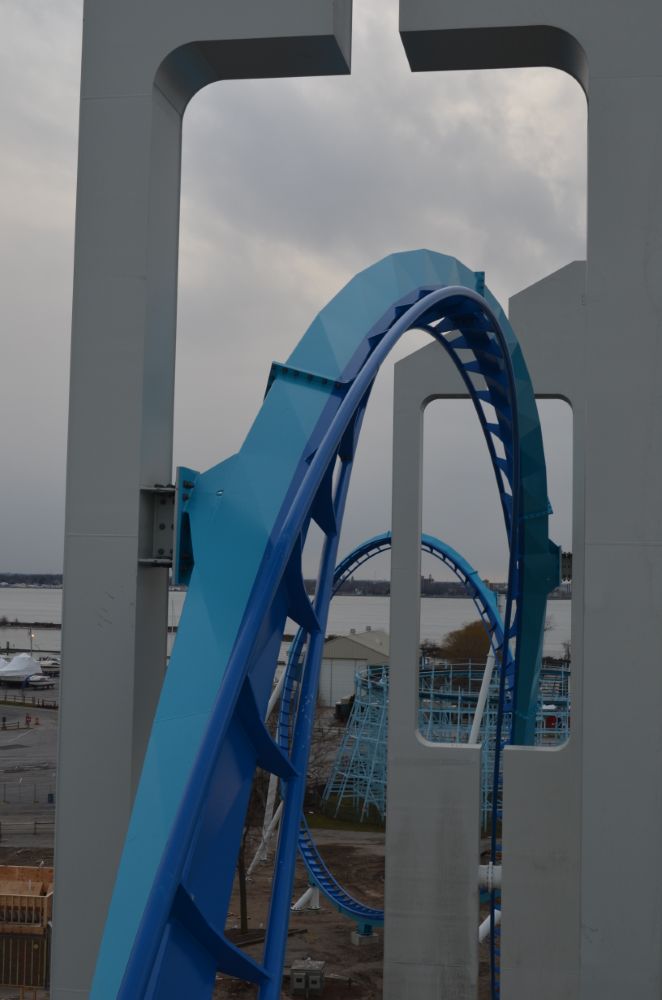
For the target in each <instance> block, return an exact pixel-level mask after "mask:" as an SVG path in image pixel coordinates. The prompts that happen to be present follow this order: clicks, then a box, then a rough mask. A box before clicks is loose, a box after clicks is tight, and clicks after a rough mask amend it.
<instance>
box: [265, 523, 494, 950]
mask: <svg viewBox="0 0 662 1000" xmlns="http://www.w3.org/2000/svg"><path fill="white" fill-rule="evenodd" d="M390 548H391V532H390V531H385V532H383V533H382V534H381V535H375V536H374V537H373V538H369V539H368V540H367V541H365V542H362V543H361V545H357V547H356V548H355V549H353V550H352V551H351V552H350V553H349V555H347V556H346V557H345V558H344V559H343V560H342V561H341V562H339V563H338V565H337V566H336V569H335V573H334V574H333V589H332V595H333V594H336V593H337V592H338V590H339V589H340V588H341V587H342V585H343V584H344V583H345V582H346V581H347V580H348V579H349V578H350V576H352V574H353V573H355V572H356V570H357V569H358V568H359V567H360V566H363V564H364V563H366V562H368V560H370V559H373V558H374V557H375V556H376V555H379V553H380V552H387V551H388V550H389V549H390ZM421 549H422V550H423V552H427V553H428V554H429V555H432V556H434V557H435V558H436V559H439V560H440V561H441V562H443V563H444V565H446V566H448V568H449V569H451V570H452V571H453V573H454V574H455V576H456V577H457V578H458V580H460V582H461V583H463V584H464V586H465V589H466V591H467V596H468V597H470V598H471V599H472V601H473V602H474V604H475V606H476V610H477V611H478V614H479V615H480V618H481V621H482V622H483V625H484V626H485V630H486V632H487V634H488V637H489V640H490V643H491V645H492V648H493V650H494V653H495V655H498V656H499V657H500V656H501V653H502V651H504V653H505V655H504V656H503V666H502V670H505V674H506V677H510V676H512V658H511V654H510V651H509V649H508V648H507V647H505V650H504V641H503V640H504V633H503V622H502V620H501V616H500V614H499V611H498V608H497V602H496V598H495V596H494V594H493V592H492V591H491V590H490V588H489V587H488V585H487V584H486V583H485V581H484V580H482V579H481V578H480V576H479V574H478V573H477V571H476V570H475V569H474V568H473V566H472V565H471V564H470V563H469V562H467V560H466V559H465V558H464V557H463V556H461V555H460V553H459V552H456V551H455V549H453V548H451V546H450V545H447V544H446V542H442V541H441V539H439V538H435V537H434V535H422V536H421ZM306 637H307V636H306V632H305V630H304V629H303V628H300V629H299V631H298V632H297V634H296V635H295V637H294V639H293V641H292V645H291V646H290V649H289V653H288V657H287V664H286V667H285V680H284V683H283V691H282V695H281V702H280V712H279V716H278V745H279V746H280V748H281V750H282V751H283V752H284V753H286V754H289V753H291V749H292V734H293V732H294V729H295V725H296V716H297V693H298V690H299V682H300V679H301V671H302V666H303V651H304V646H305V643H306ZM312 721H313V720H312V719H310V720H309V721H308V722H307V728H310V727H311V726H312ZM298 847H299V853H300V855H301V858H302V860H303V863H304V865H305V866H306V871H307V872H308V877H309V879H310V881H311V883H312V884H313V885H316V886H317V887H318V888H319V889H320V891H321V892H322V893H323V894H324V895H325V896H326V898H327V899H328V900H329V902H330V903H331V905H332V906H334V907H335V908H336V909H337V910H338V911H339V912H340V913H342V914H343V916H345V917H348V919H350V920H354V921H356V923H357V924H358V926H359V930H360V932H361V933H365V932H366V930H367V929H368V928H371V927H379V926H381V925H382V924H383V923H384V911H383V910H380V909H377V908H376V907H372V906H366V904H365V903H362V902H361V901H360V900H358V899H356V898H355V897H354V896H352V894H351V893H350V892H348V891H347V889H345V888H344V887H343V886H342V885H341V884H340V883H339V882H338V881H337V879H336V878H335V877H334V875H333V874H332V872H331V871H330V870H329V868H328V867H327V865H326V864H325V862H324V860H323V858H322V856H321V854H320V852H319V851H318V849H317V845H316V844H315V839H314V837H313V835H312V832H311V830H310V828H309V827H308V824H307V822H306V819H305V817H304V814H303V813H302V814H301V821H300V826H299V832H298Z"/></svg>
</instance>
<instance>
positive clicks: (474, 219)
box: [0, 0, 586, 579]
mask: <svg viewBox="0 0 662 1000" xmlns="http://www.w3.org/2000/svg"><path fill="white" fill-rule="evenodd" d="M81 12H82V2H81V0H57V2H56V3H54V2H50V0H48V2H47V0H0V120H1V121H2V145H1V147H0V288H1V295H0V331H1V334H0V336H1V337H2V346H3V352H2V362H3V364H2V369H1V371H2V375H1V381H0V421H1V423H0V426H1V427H2V439H1V440H2V465H1V466H0V490H1V496H2V532H1V533H0V571H6V572H9V571H17V572H31V571H39V570H41V571H46V572H47V571H51V572H57V571H59V570H60V569H61V562H62V533H63V517H64V465H65V453H66V420H67V389H68V386H67V381H68V362H69V334H70V320H71V285H72V259H73V222H74V208H75V181H76V141H77V116H78V84H79V72H80V39H81ZM585 146H586V103H585V99H584V97H583V94H582V93H581V91H580V89H579V87H578V85H577V84H576V83H575V82H574V81H572V80H571V79H570V78H569V77H566V76H564V75H563V74H561V73H559V72H557V71H554V70H547V69H540V70H509V71H490V72H482V73H448V74H436V73H435V74H425V75H413V74H412V73H411V72H410V71H409V68H408V66H407V62H406V59H405V57H404V52H403V49H402V46H401V44H400V41H399V38H398V34H397V2H396V0H354V45H353V70H352V75H351V76H349V77H334V78H324V79H314V80H278V81H258V82H237V83H234V82H233V83H222V84H217V85H214V86H212V87H208V88H207V89H206V90H204V91H203V92H202V93H200V94H199V95H198V96H197V97H196V98H195V99H194V100H193V102H192V103H191V105H190V106H189V109H188V110H187V113H186V118H185V124H184V154H183V175H182V181H183V184H182V228H181V252H180V289H179V328H178V348H177V349H178V361H177V395H176V426H175V463H176V464H186V465H189V466H192V467H194V468H198V469H201V470H202V469H205V468H207V467H209V466H210V465H212V464H215V463H216V462H217V461H219V460H220V459H222V458H224V457H226V456H227V455H229V454H231V453H232V452H233V451H235V450H236V449H237V448H238V447H239V446H240V444H241V441H242V439H243V437H244V436H245V434H246V431H247V429H248V427H249V425H250V422H251V420H252V418H253V416H254V415H255V413H256V410H257V408H258V406H259V404H260V401H261V398H262V395H263V393H264V388H265V384H266V378H267V374H268V371H269V366H270V363H271V361H272V360H279V361H282V360H284V359H285V358H286V357H287V356H288V354H289V353H290V352H291V350H292V348H293V347H294V345H295V344H296V342H297V341H298V339H299V338H300V337H301V335H302V334H303V332H304V330H305V328H306V327H307V325H308V324H309V322H310V321H311V319H312V318H313V317H314V315H315V314H316V312H317V311H318V310H319V309H320V308H321V307H322V306H323V305H324V304H325V303H326V301H327V300H328V299H329V298H331V297H332V296H333V295H334V294H335V293H336V291H338V289H339V288H340V287H341V286H342V285H343V284H344V283H345V282H346V281H348V280H349V279H350V278H351V277H352V276H353V274H354V273H355V272H356V271H357V270H359V269H361V268H364V267H366V266H367V265H369V264H370V263H372V262H373V261H375V260H377V259H379V258H381V257H383V256H384V255H386V254H388V253H392V252H394V251H397V250H405V249H414V248H418V247H429V248H431V249H435V250H439V251H442V252H444V253H449V254H453V255H454V256H456V257H459V258H460V259H461V260H463V261H464V262H465V263H466V264H467V265H468V266H469V267H471V268H473V269H475V270H479V269H480V270H485V271H486V272H487V282H488V284H489V285H490V287H491V289H492V291H493V292H494V293H495V294H496V295H497V296H498V297H499V299H500V300H501V301H502V303H504V304H505V303H506V302H507V299H508V297H509V296H510V295H512V294H513V293H515V292H516V291H518V290H520V289H521V288H524V287H526V286H527V285H528V284H531V283H532V282H534V281H536V280H538V279H540V278H542V277H544V276H545V275H546V274H548V273H550V272H552V271H554V270H556V269H557V268H559V267H562V266H563V265H564V264H566V263H568V262H569V261H571V260H576V259H578V258H583V257H584V255H585V249H584V246H585V171H586V152H585ZM421 343H422V340H421V339H420V337H418V336H417V335H412V337H411V338H410V339H409V340H408V341H406V342H405V344H404V345H403V346H402V347H401V349H400V351H399V354H398V356H402V355H403V353H407V352H408V351H410V350H412V349H414V348H415V347H417V346H419V345H420V344H421ZM391 392H392V365H389V366H388V367H387V369H386V370H385V371H384V372H383V373H382V374H381V375H380V378H379V383H378V386H377V388H376V391H375V393H374V395H373V399H372V401H371V406H370V408H369V410H368V415H367V418H366V422H365V425H364V432H363V437H362V441H361V445H360V449H359V454H358V461H357V467H356V472H355V474H354V481H353V484H352V490H351V496H350V501H349V505H348V511H347V517H346V522H345V528H344V531H343V543H342V546H341V548H342V550H343V551H345V550H346V549H347V548H348V547H349V546H351V545H353V544H356V543H357V542H359V541H361V540H362V539H363V538H364V537H366V536H368V535H370V534H374V533H376V532H377V531H380V530H383V529H384V528H385V527H388V526H389V520H390V449H391V419H392V418H391ZM542 418H543V428H544V433H545V446H546V452H547V459H548V466H549V478H550V497H551V500H552V503H553V505H554V507H555V510H556V511H557V512H558V513H557V515H556V516H555V518H554V521H553V533H554V535H555V537H556V540H557V541H559V542H561V543H562V544H563V545H564V547H567V546H569V544H570V522H569V508H570V492H569V491H570V415H569V412H568V411H567V408H566V407H565V406H564V404H561V403H547V404H544V406H543V407H542ZM426 454H427V455H429V457H430V461H429V462H428V464H427V469H426V479H425V484H426V500H425V528H426V530H428V531H430V532H432V533H435V534H439V535H441V536H442V537H444V538H446V539H447V540H448V541H449V542H450V543H451V544H452V545H454V546H455V547H456V548H458V549H459V550H460V551H462V552H463V554H464V555H466V556H467V557H468V558H469V559H471V560H472V561H474V563H475V564H476V565H477V566H478V568H479V569H480V571H481V573H482V574H483V575H484V576H488V577H490V578H492V579H495V578H503V577H504V575H505V569H504V558H505V549H504V545H503V528H502V525H501V523H500V521H499V514H498V510H497V506H496V491H495V488H494V485H493V482H492V473H491V470H490V467H489V462H488V460H487V453H486V450H485V446H484V443H483V442H482V440H481V438H480V434H479V433H478V427H477V421H476V419H475V417H474V416H473V414H472V413H471V412H470V411H469V410H467V409H466V408H463V404H458V403H436V404H434V406H433V407H431V408H430V410H429V414H428V417H427V419H426ZM306 569H307V572H311V571H312V565H311V564H310V563H309V565H307V567H306ZM369 572H370V573H371V574H372V573H373V572H375V573H376V574H377V575H381V568H380V566H379V565H378V564H375V567H374V570H373V568H372V567H371V569H370V571H369ZM433 572H436V570H434V569H433ZM436 575H440V574H438V573H437V574H436Z"/></svg>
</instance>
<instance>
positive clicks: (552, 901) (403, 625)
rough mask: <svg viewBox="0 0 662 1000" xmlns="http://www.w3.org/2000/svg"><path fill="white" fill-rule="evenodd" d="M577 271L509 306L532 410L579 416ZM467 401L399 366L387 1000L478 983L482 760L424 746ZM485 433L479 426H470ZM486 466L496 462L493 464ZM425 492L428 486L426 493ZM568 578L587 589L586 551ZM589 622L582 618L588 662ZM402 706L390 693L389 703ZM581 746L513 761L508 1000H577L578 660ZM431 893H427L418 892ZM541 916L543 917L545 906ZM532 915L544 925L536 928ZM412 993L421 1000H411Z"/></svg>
mask: <svg viewBox="0 0 662 1000" xmlns="http://www.w3.org/2000/svg"><path fill="white" fill-rule="evenodd" d="M585 279H586V265H585V264H584V263H583V262H580V261H576V262H574V263H573V264H569V265H568V266H567V267H564V268H562V269H561V270H560V271H558V272H556V273H555V274H553V275H551V276H550V277H549V278H547V279H545V280H544V281H542V282H539V283H537V284H536V285H534V286H532V287H531V288H530V289H527V290H526V291H524V292H522V293H520V294H519V295H517V296H515V297H514V298H513V299H511V303H510V319H511V321H512V322H513V323H514V325H515V329H516V331H517V335H518V339H519V342H520V344H521V346H522V350H523V353H524V356H525V358H526V362H527V366H528V368H529V372H530V374H531V379H532V382H533V385H534V386H535V388H536V396H537V398H538V399H541V398H560V399H564V400H566V401H568V402H569V403H571V405H573V406H578V407H579V409H581V407H582V400H583V392H584V379H583V370H582V367H581V364H575V363H573V358H576V357H577V356H581V353H582V352H581V345H582V344H583V341H584V331H585V306H584V284H585ZM454 398H457V399H467V400H468V396H467V395H466V391H465V388H464V385H463V383H462V381H461V379H460V377H459V375H458V373H457V371H456V370H455V368H454V366H453V365H452V363H451V362H450V359H449V358H448V356H447V355H446V353H445V352H444V351H441V350H440V349H439V347H438V345H437V344H430V345H428V346H427V347H423V348H421V349H420V350H419V351H416V352H414V353H413V354H410V355H409V356H408V357H406V358H404V359H403V360H402V361H400V362H398V364H397V365H396V366H395V389H394V399H395V404H394V414H395V418H394V421H395V422H394V451H393V546H394V552H395V555H394V558H393V559H392V563H391V673H392V678H391V686H393V684H395V685H396V688H395V692H396V693H395V695H394V696H393V697H391V699H390V703H389V750H388V753H389V761H388V763H389V773H388V789H389V792H388V814H387V827H386V846H387V851H386V887H385V925H384V997H385V1000H398V998H400V997H401V996H406V995H411V996H416V1000H438V998H439V997H449V998H451V997H452V998H457V1000H469V998H475V996H476V990H477V975H478V964H477V963H478V952H477V934H478V904H477V892H478V863H479V858H478V843H477V837H478V823H479V819H478V816H477V814H476V817H475V818H474V810H476V809H478V801H479V796H480V790H479V789H480V760H478V759H476V757H475V755H474V748H472V747H469V746H459V747H458V746H450V745H439V744H436V745H433V746H428V745H426V743H425V741H424V740H423V739H422V738H421V737H420V735H418V736H415V734H414V726H415V723H414V725H412V717H413V714H414V713H415V704H412V697H413V695H412V691H413V684H414V678H415V676H416V671H415V670H414V669H413V667H412V664H414V663H415V662H416V660H415V655H416V648H417V646H416V644H417V642H418V627H419V626H418V623H419V617H418V610H419V603H420V598H419V586H418V583H419V580H420V557H419V556H418V554H417V549H416V544H415V535H414V532H415V531H416V529H417V528H419V530H420V495H418V494H419V490H420V472H421V461H422V442H423V414H424V410H425V407H426V406H427V405H428V404H429V403H430V402H431V401H432V400H434V399H454ZM467 417H468V418H469V419H474V416H473V413H468V414H467ZM583 433H584V431H583V425H582V422H581V421H575V422H574V423H573V441H572V447H573V469H574V478H573V538H574V541H575V543H579V542H580V541H581V539H582V532H583V523H584V499H583V475H582V471H583V461H584V454H583V448H584V445H583ZM485 460H486V461H488V459H487V455H486V458H485ZM417 484H419V486H418V488H417ZM575 551H577V552H578V553H579V554H578V557H577V558H576V560H575V565H574V567H573V572H574V577H575V581H576V582H580V581H581V578H582V554H581V552H582V546H581V544H576V545H575ZM582 624H583V609H582V607H581V605H579V606H578V607H577V608H575V606H574V605H573V619H572V640H573V648H574V645H575V644H576V645H577V646H578V647H579V648H581V635H582ZM392 690H393V687H392ZM572 708H573V721H572V740H571V741H570V742H569V743H567V744H566V745H564V746H563V747H562V748H560V749H554V750H547V749H543V748H535V749H531V750H528V749H527V750H520V749H514V748H512V749H510V750H507V752H506V755H505V760H504V827H503V844H504V850H503V880H504V889H503V911H502V912H503V922H504V925H505V930H504V937H503V939H502V941H501V953H502V961H501V970H502V987H503V989H502V995H503V997H504V1000H506V998H507V1000H531V998H533V997H535V998H536V1000H552V998H554V1000H556V998H558V997H561V996H562V997H564V998H572V997H576V996H577V982H578V975H579V917H578V913H579V884H578V878H577V874H578V867H579V851H580V843H579V838H580V831H579V787H580V783H579V777H580V776H579V768H580V761H581V660H580V659H579V658H577V659H575V658H573V676H572ZM421 887H423V888H422V889H421ZM538 900H544V905H543V904H542V903H541V905H538V903H537V901H538ZM532 914H534V916H535V919H532ZM406 990H410V991H411V992H410V994H408V993H407V992H406Z"/></svg>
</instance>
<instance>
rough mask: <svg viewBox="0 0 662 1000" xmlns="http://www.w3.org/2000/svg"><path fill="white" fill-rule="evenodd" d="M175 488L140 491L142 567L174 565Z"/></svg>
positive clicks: (145, 488) (164, 487)
mask: <svg viewBox="0 0 662 1000" xmlns="http://www.w3.org/2000/svg"><path fill="white" fill-rule="evenodd" d="M174 530H175V487H174V485H173V484H172V483H169V484H168V485H167V486H162V485H161V484H160V483H157V484H156V485H155V486H145V487H143V488H142V489H141V491H140V557H139V559H138V563H139V565H140V566H149V567H153V568H158V567H169V566H172V550H173V546H174Z"/></svg>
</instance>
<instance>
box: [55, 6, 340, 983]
mask: <svg viewBox="0 0 662 1000" xmlns="http://www.w3.org/2000/svg"><path fill="white" fill-rule="evenodd" d="M351 8H352V5H351V0H279V2H277V3H275V2H274V0H230V2H224V3H218V0H187V2H186V3H182V2H181V0H141V2H140V3H136V2H135V0H113V2H112V3H109V2H107V0H86V2H85V21H84V35H83V67H82V82H81V112H80V140H79V171H78V201H77V222H76V252H75V279H74V303H73V332H72V354H71V390H70V392H71V395H70V420H69V447H68V465H67V513H66V542H65V575H64V581H65V582H64V609H63V687H62V706H61V720H60V747H59V764H58V794H57V815H56V866H55V867H56V873H55V879H56V891H55V913H54V942H53V961H52V976H51V980H52V989H51V995H52V997H53V998H54V1000H74V998H78V1000H80V998H81V997H84V996H87V994H88V990H89V985H90V981H91V977H92V972H93V969H94V963H95V959H96V953H97V950H98V945H99V940H100V936H101V931H102V928H103V924H104V920H105V915H106V910H107V906H108V902H109V898H110V893H111V890H112V886H113V881H114V877H115V870H116V867H117V862H118V859H119V856H120V851H121V847H122V842H123V839H124V835H125V832H126V828H127V824H128V820H129V814H130V810H131V804H132V800H133V793H134V790H135V787H136V783H137V780H138V777H139V774H140V770H141V766H142V760H143V755H144V750H145V747H146V744H147V738H148V734H149V730H150V725H151V721H152V717H153V713H154V709H155V707H156V703H157V700H158V695H159V691H160V687H161V681H162V677H163V673H164V669H165V658H166V625H167V573H166V571H165V570H163V569H145V568H142V567H140V566H139V564H138V560H139V558H140V556H141V555H142V554H143V552H142V549H143V547H144V545H145V544H146V543H147V541H148V539H149V536H150V534H151V526H150V523H149V509H148V505H147V503H146V501H145V499H144V497H141V493H140V491H141V488H144V487H150V486H153V485H154V484H155V483H167V482H168V481H169V480H170V478H171V476H172V417H173V389H174V362H175V326H176V297H177V257H178V224H179V195H180V147H181V123H182V115H183V112H184V109H185V107H186V104H187V102H188V101H189V100H190V98H191V97H192V96H193V95H194V94H195V93H196V92H197V91H198V90H199V89H200V88H201V87H203V86H205V85H206V84H208V83H212V82H214V81H218V80H222V79H230V78H250V77H277V76H303V75H317V74H336V73H346V72H348V69H349V53H350V43H351Z"/></svg>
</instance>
